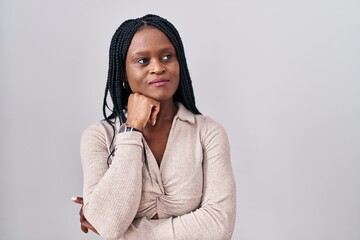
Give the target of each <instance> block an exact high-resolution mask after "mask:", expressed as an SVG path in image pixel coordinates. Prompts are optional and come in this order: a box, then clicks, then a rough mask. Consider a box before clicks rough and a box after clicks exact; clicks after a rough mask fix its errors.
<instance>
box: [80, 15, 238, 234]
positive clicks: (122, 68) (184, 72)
mask: <svg viewBox="0 0 360 240" xmlns="http://www.w3.org/2000/svg"><path fill="white" fill-rule="evenodd" d="M108 93H110V96H111V100H112V103H113V107H112V113H111V114H110V116H108V115H107V114H106V108H109V107H108V104H107V94H108ZM103 113H104V117H105V119H104V120H103V121H100V122H98V123H96V124H94V125H92V126H90V127H89V128H87V129H86V130H85V131H84V133H83V135H82V139H81V160H82V165H83V171H84V202H83V207H82V210H81V213H80V215H81V224H82V229H83V230H84V231H87V228H90V229H92V230H93V231H95V232H98V233H99V234H100V235H101V236H103V237H105V238H107V239H166V240H168V239H206V240H209V239H231V236H232V232H233V228H234V223H235V214H236V209H235V205H236V200H235V194H236V193H235V182H234V177H233V174H232V169H231V161H230V152H229V143H228V138H227V135H226V133H225V131H224V129H223V128H222V127H221V126H220V125H219V124H218V123H216V122H215V121H213V120H212V119H210V118H209V117H205V116H203V115H201V114H200V112H199V111H198V109H197V108H196V106H195V99H194V94H193V89H192V85H191V79H190V75H189V72H188V68H187V65H186V58H185V54H184V49H183V45H182V42H181V39H180V36H179V34H178V32H177V30H176V29H175V27H174V26H173V25H172V24H171V23H170V22H168V21H167V20H166V19H163V18H161V17H159V16H156V15H146V16H144V17H142V18H138V19H132V20H127V21H125V22H124V23H122V24H121V26H120V27H119V28H118V29H117V31H116V32H115V34H114V36H113V38H112V41H111V46H110V60H109V72H108V80H107V84H106V90H105V97H104V105H103ZM75 201H77V202H81V199H78V200H75Z"/></svg>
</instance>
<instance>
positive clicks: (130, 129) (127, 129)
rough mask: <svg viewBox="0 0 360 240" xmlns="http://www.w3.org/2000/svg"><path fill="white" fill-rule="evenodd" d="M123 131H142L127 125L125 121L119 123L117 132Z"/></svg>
mask: <svg viewBox="0 0 360 240" xmlns="http://www.w3.org/2000/svg"><path fill="white" fill-rule="evenodd" d="M123 132H140V133H142V131H141V130H139V129H138V128H136V127H133V126H132V125H129V124H127V123H124V124H122V125H120V129H119V133H123Z"/></svg>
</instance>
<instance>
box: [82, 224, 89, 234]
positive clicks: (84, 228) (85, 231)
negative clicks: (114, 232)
mask: <svg viewBox="0 0 360 240" xmlns="http://www.w3.org/2000/svg"><path fill="white" fill-rule="evenodd" d="M80 228H81V231H83V232H84V233H88V232H89V230H88V229H87V228H86V227H84V226H83V225H81V226H80Z"/></svg>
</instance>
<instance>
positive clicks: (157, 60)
mask: <svg viewBox="0 0 360 240" xmlns="http://www.w3.org/2000/svg"><path fill="white" fill-rule="evenodd" d="M125 66H126V75H127V80H128V82H129V85H130V88H131V90H132V91H133V92H136V93H140V94H143V95H145V96H147V97H150V98H153V99H155V100H157V101H160V102H163V101H172V99H173V95H174V93H175V92H176V90H177V88H178V86H179V81H180V80H179V70H180V67H179V61H178V59H177V56H176V51H175V48H174V46H173V45H172V43H171V42H170V40H169V39H168V38H167V37H166V35H165V34H164V33H163V32H161V31H160V30H158V29H157V28H154V27H148V26H147V27H144V28H141V29H140V30H139V31H137V32H136V33H135V35H134V37H133V39H132V41H131V43H130V46H129V49H128V52H127V56H126V62H125Z"/></svg>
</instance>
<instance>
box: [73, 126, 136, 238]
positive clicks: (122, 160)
mask: <svg viewBox="0 0 360 240" xmlns="http://www.w3.org/2000/svg"><path fill="white" fill-rule="evenodd" d="M141 139H142V134H141V133H138V132H129V133H122V134H118V135H117V136H116V138H115V148H116V150H115V156H114V157H113V160H112V164H111V165H110V167H108V166H107V158H108V156H109V151H108V147H107V144H106V132H105V129H104V127H103V126H102V125H101V124H95V125H93V126H91V127H89V128H88V129H86V130H85V131H84V133H83V135H82V138H81V146H80V154H81V161H82V166H83V172H84V207H83V211H84V215H85V217H86V219H87V220H88V221H89V222H91V224H92V225H93V226H94V227H95V229H96V230H97V231H98V232H99V234H100V235H101V236H103V237H105V238H107V239H116V238H119V237H120V236H121V235H123V234H124V233H125V231H126V229H128V227H129V226H130V224H131V222H132V221H133V220H134V218H135V215H136V212H137V209H138V206H139V202H140V197H141V184H142V178H141V169H142V164H143V163H142V151H143V149H142V143H141Z"/></svg>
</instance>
